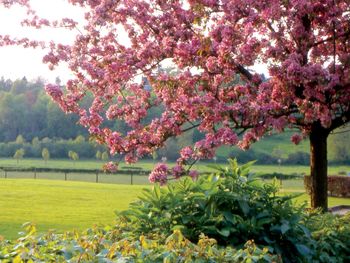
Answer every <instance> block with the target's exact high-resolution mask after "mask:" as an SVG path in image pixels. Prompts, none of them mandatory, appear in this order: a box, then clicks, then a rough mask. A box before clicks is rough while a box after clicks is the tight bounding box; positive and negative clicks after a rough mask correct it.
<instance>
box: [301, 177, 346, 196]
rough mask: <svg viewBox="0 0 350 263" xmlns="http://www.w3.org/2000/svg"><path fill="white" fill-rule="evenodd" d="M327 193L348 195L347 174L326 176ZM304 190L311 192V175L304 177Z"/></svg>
mask: <svg viewBox="0 0 350 263" xmlns="http://www.w3.org/2000/svg"><path fill="white" fill-rule="evenodd" d="M327 181H328V195H330V196H338V197H350V177H349V176H328V178H327ZM304 185H305V189H306V191H307V192H308V193H309V194H310V192H311V177H310V176H305V177H304Z"/></svg>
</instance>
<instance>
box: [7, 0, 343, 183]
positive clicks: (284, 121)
mask: <svg viewBox="0 0 350 263" xmlns="http://www.w3.org/2000/svg"><path fill="white" fill-rule="evenodd" d="M10 2H15V1H10ZM70 2H71V3H72V4H77V5H81V6H83V7H86V8H87V10H89V13H88V14H87V15H86V27H85V32H84V35H80V36H78V37H77V38H76V40H75V42H74V43H73V44H71V45H62V44H59V43H53V44H52V45H51V46H50V50H49V52H48V54H47V56H45V62H46V63H48V65H49V67H51V68H54V67H55V66H56V65H58V64H59V63H60V62H63V61H64V62H67V63H68V65H69V68H70V70H71V71H72V72H73V74H74V76H75V77H74V78H73V79H71V80H69V81H68V82H67V84H66V88H65V90H64V91H63V90H61V88H60V87H57V86H54V85H48V86H47V87H46V90H47V92H48V94H49V95H50V96H51V97H52V99H53V100H54V101H56V102H57V103H58V104H59V105H60V107H61V108H62V109H63V110H64V111H66V112H72V113H76V114H78V115H79V116H80V123H81V124H82V125H83V126H85V127H87V128H88V129H89V132H90V134H91V135H92V136H93V137H94V138H96V139H97V140H98V142H100V143H102V144H105V145H107V146H108V147H109V149H110V153H111V154H112V155H114V154H120V155H123V156H124V159H125V161H126V162H128V163H132V162H135V161H137V160H138V159H140V158H143V157H145V156H148V155H150V154H152V153H153V152H154V151H155V150H157V149H159V148H161V147H163V146H164V144H165V142H166V140H167V139H168V138H170V137H176V136H180V135H181V134H182V133H183V132H186V131H187V129H189V128H191V129H193V128H196V129H198V131H199V132H201V133H202V134H204V139H202V140H200V141H197V142H194V143H193V145H189V146H187V147H184V148H183V149H182V150H181V151H180V157H179V159H178V160H177V165H176V166H175V167H174V168H173V169H170V168H168V167H167V165H165V164H159V165H157V166H156V167H155V169H154V171H153V172H152V173H151V175H150V180H151V181H158V182H160V183H161V184H164V183H166V181H167V180H168V179H167V178H168V177H169V176H170V175H171V174H172V175H173V177H175V178H178V177H179V176H181V175H183V174H187V171H186V169H185V167H186V165H188V166H189V167H191V163H192V161H193V160H203V159H210V158H213V157H214V156H215V152H216V150H217V149H218V148H219V147H221V146H224V145H226V146H238V147H240V148H242V149H248V148H249V146H250V145H251V143H253V142H255V141H257V140H259V139H260V138H261V137H263V136H264V135H265V134H267V133H271V132H282V131H284V130H285V129H288V128H292V127H297V128H298V129H299V130H300V132H301V133H302V135H300V134H296V135H293V136H292V138H291V140H292V141H293V142H294V143H299V142H300V140H301V139H302V138H304V137H306V136H307V135H308V134H309V133H310V132H311V130H312V129H313V128H314V127H316V126H318V127H319V125H320V127H322V128H323V129H325V130H329V131H330V130H332V129H333V128H334V127H335V126H336V124H337V123H338V122H339V119H345V121H346V122H347V121H349V118H348V117H347V113H348V112H349V109H350V104H349V102H350V77H349V76H350V55H349V52H348V50H350V39H349V38H350V35H349V34H348V32H350V31H349V23H348V21H349V13H348V11H347V10H349V5H350V4H349V2H348V1H345V0H339V1H337V5H334V1H333V0H322V1H307V0H298V1H279V0H278V1H277V0H276V1H268V0H261V1H245V0H230V1H225V4H219V3H218V1H208V0H191V1H187V4H186V5H184V4H183V1H180V0H174V1H158V0H147V1H146V0H139V1H83V0H70ZM35 19H36V20H35V23H33V25H34V26H38V27H40V26H45V25H49V26H53V25H52V24H50V23H48V22H47V21H45V20H41V19H40V18H35ZM67 22H68V24H71V25H72V26H73V25H74V23H73V22H72V21H67ZM28 23H29V24H30V23H31V22H30V21H28ZM118 26H121V27H123V31H125V35H126V37H125V38H126V39H127V42H128V43H127V44H126V43H123V41H121V40H120V39H119V38H118V34H119V33H120V32H119V31H118V29H117V28H118ZM203 29H204V30H203ZM334 32H336V33H337V34H336V36H337V37H334ZM328 39H331V40H333V41H335V45H328V44H327V43H328V41H327V40H328ZM10 40H11V38H10V37H9V38H8V42H9V43H7V44H10V45H15V43H14V42H11V41H10ZM334 47H336V48H335V50H334ZM333 57H335V58H336V60H335V66H334V65H329V61H330V60H331V59H332V58H333ZM164 60H168V61H171V63H173V65H174V67H176V68H177V69H179V73H178V74H177V75H175V76H172V75H171V74H167V73H164V72H163V73H158V72H156V70H155V67H156V66H155V65H158V64H159V63H161V61H164ZM261 63H264V64H265V65H266V67H267V68H268V73H269V78H268V79H264V78H262V77H261V76H260V75H259V74H256V73H254V72H252V71H250V70H249V69H250V68H252V67H253V66H255V65H257V64H261ZM140 72H144V73H143V74H144V75H145V77H147V78H148V80H149V82H150V85H151V90H146V89H145V87H144V86H143V85H142V84H140V83H139V82H138V81H137V80H136V79H135V76H136V75H138V74H140ZM87 94H92V96H93V97H94V99H93V102H92V103H91V105H90V106H89V108H88V109H86V107H85V106H84V105H83V103H82V100H83V98H84V97H85V96H88V95H87ZM154 107H159V108H161V109H162V110H163V112H162V114H161V116H158V117H156V118H154V119H152V120H149V119H147V114H148V112H149V110H150V109H152V108H154ZM106 119H107V120H110V121H116V120H118V121H122V122H123V123H125V124H126V125H127V126H128V128H129V129H128V132H127V133H125V134H122V133H120V132H118V131H113V130H111V129H110V128H108V127H106V125H105V120H106ZM191 123H192V126H191ZM193 124H195V125H193ZM316 124H317V125H316ZM189 125H190V126H189ZM106 167H107V168H108V167H110V168H111V169H113V170H114V169H116V167H115V166H113V165H112V164H109V165H106ZM192 176H193V177H195V173H194V172H193V173H192Z"/></svg>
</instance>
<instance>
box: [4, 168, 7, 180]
mask: <svg viewBox="0 0 350 263" xmlns="http://www.w3.org/2000/svg"><path fill="white" fill-rule="evenodd" d="M4 171H5V179H6V178H7V171H6V170H4Z"/></svg>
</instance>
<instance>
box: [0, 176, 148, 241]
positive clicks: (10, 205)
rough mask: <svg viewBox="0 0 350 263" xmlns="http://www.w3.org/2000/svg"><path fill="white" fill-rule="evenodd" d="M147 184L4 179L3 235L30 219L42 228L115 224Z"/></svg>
mask: <svg viewBox="0 0 350 263" xmlns="http://www.w3.org/2000/svg"><path fill="white" fill-rule="evenodd" d="M144 187H145V186H130V185H115V184H96V183H85V182H84V183H83V182H65V181H54V180H33V179H21V180H19V179H0V210H1V211H0V235H3V236H5V237H6V238H8V239H13V238H16V237H17V236H18V235H17V233H18V232H19V231H21V225H22V224H23V223H24V222H27V221H30V222H33V223H36V224H37V227H38V229H39V231H45V230H47V229H57V230H58V231H64V230H73V229H77V230H82V229H85V228H88V227H91V226H93V225H94V224H99V223H103V224H112V223H113V220H114V219H115V214H114V211H115V210H123V209H126V208H127V207H128V204H129V203H130V202H131V201H132V200H134V199H135V198H136V197H137V196H138V195H139V193H140V192H141V189H142V188H144Z"/></svg>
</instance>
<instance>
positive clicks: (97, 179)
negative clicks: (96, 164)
mask: <svg viewBox="0 0 350 263" xmlns="http://www.w3.org/2000/svg"><path fill="white" fill-rule="evenodd" d="M96 183H98V171H96Z"/></svg>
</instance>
